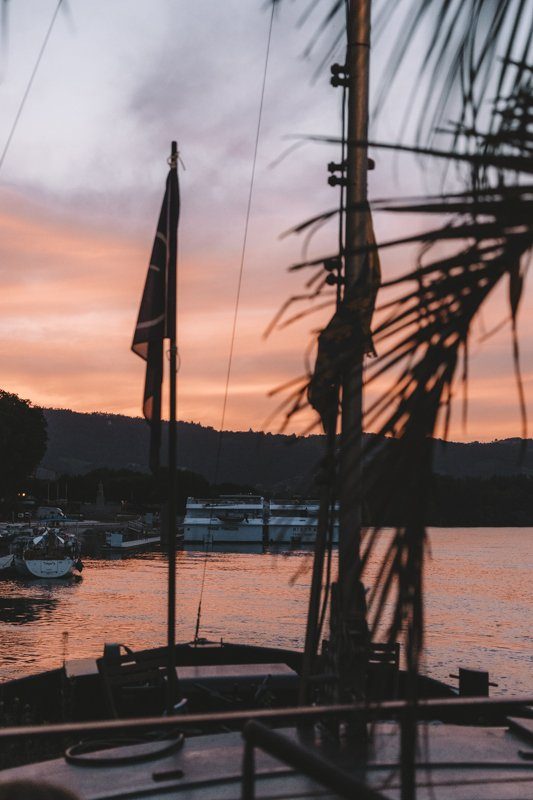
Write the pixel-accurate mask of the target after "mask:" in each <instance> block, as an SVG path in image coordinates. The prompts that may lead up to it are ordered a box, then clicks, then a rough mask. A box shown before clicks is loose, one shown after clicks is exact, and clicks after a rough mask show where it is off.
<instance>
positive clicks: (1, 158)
mask: <svg viewBox="0 0 533 800" xmlns="http://www.w3.org/2000/svg"><path fill="white" fill-rule="evenodd" d="M62 3H63V0H58V2H57V6H56V8H55V11H54V13H53V14H52V19H51V21H50V25H49V26H48V30H47V31H46V35H45V37H44V39H43V43H42V45H41V49H40V50H39V55H38V56H37V60H36V62H35V65H34V67H33V70H32V73H31V75H30V79H29V81H28V85H27V86H26V90H25V92H24V94H23V95H22V100H21V101H20V105H19V107H18V111H17V113H16V114H15V119H14V120H13V124H12V126H11V130H10V131H9V135H8V137H7V140H6V143H5V145H4V149H3V151H2V155H1V156H0V169H2V167H3V165H4V160H5V157H6V155H7V151H8V150H9V145H10V144H11V140H12V138H13V135H14V133H15V130H16V128H17V125H18V122H19V119H20V116H21V114H22V111H23V109H24V106H25V105H26V100H27V99H28V95H29V93H30V89H31V87H32V84H33V81H34V78H35V76H36V74H37V70H38V69H39V64H40V63H41V59H42V57H43V55H44V51H45V50H46V45H47V44H48V40H49V38H50V34H51V33H52V29H53V27H54V23H55V21H56V19H57V15H58V14H59V9H60V8H61V5H62Z"/></svg>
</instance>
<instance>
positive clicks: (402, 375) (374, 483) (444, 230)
mask: <svg viewBox="0 0 533 800" xmlns="http://www.w3.org/2000/svg"><path fill="white" fill-rule="evenodd" d="M520 74H521V79H520V80H519V82H518V84H513V86H512V90H511V91H510V93H509V94H508V95H507V97H506V98H504V99H500V100H498V103H497V109H496V111H495V119H497V120H498V126H497V127H496V128H493V129H487V132H486V134H485V135H482V134H481V133H479V132H476V137H477V142H478V146H479V148H480V151H479V154H476V155H475V157H469V159H470V160H469V164H470V168H471V170H470V172H471V185H470V186H469V187H468V188H467V189H466V190H465V191H463V192H456V193H455V194H453V195H450V196H446V195H443V194H440V195H435V196H433V197H432V196H426V197H421V198H416V199H414V200H409V199H404V201H398V200H395V201H390V200H386V199H385V200H381V201H378V202H377V203H374V208H377V209H378V210H381V211H383V212H387V213H400V214H404V213H417V214H421V215H428V217H429V218H432V219H433V218H435V216H436V215H440V216H445V220H444V222H443V223H441V224H440V225H438V226H437V225H433V226H432V227H431V228H430V229H429V230H426V231H424V232H422V233H420V234H417V235H416V236H409V237H403V238H401V239H397V240H394V241H389V242H384V243H381V244H380V249H382V248H383V247H388V246H392V245H396V246H401V245H405V244H412V243H413V242H417V243H418V244H419V245H420V247H421V253H420V256H419V259H418V263H417V264H416V265H415V267H414V268H412V269H410V270H408V271H407V272H405V273H404V274H401V275H400V276H399V277H396V278H394V279H390V280H388V281H385V282H384V283H383V285H382V289H383V290H384V291H385V292H386V294H387V295H388V296H387V297H386V299H385V300H384V301H383V302H382V303H380V304H379V305H378V309H377V313H376V319H377V322H376V324H375V326H374V330H373V339H374V343H375V344H376V347H377V349H378V353H379V354H378V357H377V358H376V359H375V360H373V361H372V362H370V363H369V365H368V366H367V369H366V378H365V386H366V387H372V388H374V390H375V399H373V401H372V402H370V403H369V404H368V406H367V408H366V411H365V419H364V422H365V428H366V429H367V430H368V429H369V428H372V429H374V430H377V434H378V435H377V436H372V437H368V438H367V439H366V440H365V445H364V451H363V461H364V463H365V465H366V467H365V475H364V481H365V493H369V494H372V493H379V496H380V497H381V498H383V502H382V516H383V519H380V520H376V521H375V522H376V523H377V527H376V528H375V529H374V532H373V533H371V534H370V535H369V536H368V537H367V538H366V543H365V550H364V553H363V556H362V577H364V576H365V575H366V572H367V570H368V566H369V563H370V560H371V559H374V558H377V557H378V548H377V542H378V536H377V532H378V531H379V526H380V525H381V524H385V522H386V520H387V519H388V518H389V512H390V509H392V508H393V509H395V510H396V513H397V514H399V515H400V518H399V519H398V528H397V530H396V533H395V535H394V537H393V538H392V540H391V542H390V544H389V545H388V547H387V548H386V551H385V554H384V555H382V556H380V558H381V561H380V562H379V565H378V576H377V580H376V581H375V582H374V585H373V588H372V591H371V593H370V596H369V600H370V602H369V616H370V623H371V629H372V630H373V631H374V632H375V631H376V630H377V629H378V628H379V627H380V626H382V625H383V623H384V618H385V616H387V624H388V636H389V639H390V641H396V640H397V638H398V637H399V636H400V635H401V634H402V633H405V637H406V653H407V666H408V669H409V671H410V673H411V674H412V675H414V674H415V673H416V672H417V671H418V668H419V659H420V653H421V648H422V644H423V618H424V611H423V592H422V589H423V586H422V582H423V567H424V558H425V550H426V531H425V524H426V516H427V503H428V497H429V493H430V492H429V489H430V481H431V474H432V463H433V441H434V437H435V435H436V434H437V433H438V432H439V431H442V432H443V434H444V437H445V436H446V434H447V430H448V427H449V423H450V413H451V405H452V401H453V398H454V397H455V395H456V394H457V393H458V390H462V393H463V396H466V390H467V382H468V361H469V342H470V339H471V336H472V331H473V329H474V324H475V321H476V320H477V319H478V318H479V315H480V313H481V311H482V309H483V307H484V305H485V303H486V301H487V299H488V298H489V297H490V296H491V295H493V294H494V292H495V291H496V290H497V289H498V287H500V286H502V285H504V284H505V283H507V292H508V303H509V319H510V321H511V336H512V349H513V358H514V363H515V370H516V377H517V385H518V398H519V400H518V402H519V405H520V408H521V414H522V435H523V436H524V438H525V436H526V435H527V430H526V414H525V401H524V392H523V387H522V383H521V379H520V368H519V348H518V338H517V334H516V318H517V313H518V309H519V305H520V300H521V297H522V293H523V286H524V275H525V270H526V265H527V261H528V258H529V257H530V255H531V252H532V250H533V214H532V211H533V196H532V186H531V184H530V183H528V177H529V175H530V173H531V154H530V151H531V148H532V147H533V132H532V116H533V114H532V111H533V85H532V79H531V72H530V71H529V70H528V69H526V68H525V67H522V68H521V70H520ZM460 124H462V122H461V123H460ZM452 133H453V135H455V133H454V132H453V131H452ZM454 154H455V155H456V157H457V159H458V160H463V159H464V158H465V154H464V153H463V152H459V153H456V152H455V149H453V148H452V151H451V155H452V157H453V155H454ZM467 155H468V154H467ZM510 159H511V160H510ZM467 160H468V159H467ZM511 164H512V170H511V167H510V165H511ZM326 213H327V215H328V216H329V218H331V217H332V216H333V212H326ZM316 219H317V217H315V218H314V220H315V221H316ZM304 229H305V224H304V225H302V226H298V227H297V228H295V229H294V232H300V231H301V230H304ZM442 245H445V246H446V251H447V254H446V255H445V256H443V255H442V254H441V251H440V250H441V246H442ZM450 249H451V253H449V252H448V251H450ZM344 255H345V253H340V254H336V257H337V258H342V257H344ZM324 260H325V259H324V258H323V257H322V258H318V259H314V260H308V261H307V262H303V263H301V264H298V265H295V267H293V268H302V267H304V266H310V267H314V268H315V269H317V270H318V273H317V275H320V274H322V270H321V264H322V262H323V261H324ZM315 280H317V281H319V278H318V277H317V276H315ZM318 285H319V286H320V283H318ZM314 299H315V296H314ZM341 308H342V307H341ZM352 312H353V309H352ZM338 313H339V312H338V311H337V312H335V314H334V316H333V318H332V322H333V321H334V320H335V318H336V317H338ZM353 313H355V312H353ZM344 314H345V316H346V315H347V316H346V320H347V321H346V320H345V322H346V324H345V328H344V330H345V332H346V331H348V332H350V331H352V332H353V331H354V330H356V322H354V321H353V320H352V321H351V322H350V320H349V319H348V318H349V315H350V308H349V307H347V306H345V307H344ZM279 322H280V320H278V323H279ZM334 328H335V326H333V325H332V323H330V325H329V326H327V327H326V328H325V329H324V331H323V332H322V334H321V337H322V356H321V354H320V352H319V356H318V360H317V366H316V367H315V377H316V374H317V370H319V371H320V370H322V371H324V369H326V370H327V380H326V381H324V386H325V393H324V396H323V397H322V398H321V399H320V402H318V403H317V402H316V399H315V398H314V397H313V391H311V395H310V399H311V400H312V401H313V403H314V406H315V408H317V410H319V412H320V415H321V417H322V419H323V420H324V419H325V418H328V419H330V418H331V415H332V414H333V415H334V414H336V413H337V410H338V407H339V386H340V385H341V383H342V380H341V378H342V375H343V373H344V372H345V371H346V370H347V369H349V367H350V365H351V364H352V363H353V362H354V358H356V352H357V351H358V350H359V351H360V346H361V343H360V340H358V339H357V336H355V337H354V336H353V335H351V334H350V335H344V336H341V337H339V336H337V335H335V330H334ZM328 329H331V331H332V338H331V341H330V342H329V343H328V341H327V337H328ZM324 341H325V346H324ZM328 344H329V347H328ZM324 354H326V355H325V356H324ZM324 357H325V358H326V359H327V363H326V364H325V365H324V363H322V364H320V358H322V361H324ZM383 387H385V388H383ZM315 388H316V386H315ZM310 389H313V379H312V378H311V377H309V378H308V380H307V382H306V381H305V380H300V381H299V382H298V383H297V384H295V385H293V386H292V394H291V395H290V397H289V398H287V405H286V407H285V410H286V419H287V420H288V419H289V418H290V417H291V416H292V415H294V414H295V413H298V411H299V410H300V409H302V408H303V407H304V406H305V403H306V392H309V391H310ZM324 404H325V405H324ZM465 413H466V402H465V401H464V403H463V416H464V414H465Z"/></svg>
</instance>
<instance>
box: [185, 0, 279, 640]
mask: <svg viewBox="0 0 533 800" xmlns="http://www.w3.org/2000/svg"><path fill="white" fill-rule="evenodd" d="M275 9H276V4H275V3H272V11H271V14H270V24H269V28H268V39H267V46H266V53H265V66H264V69H263V82H262V86H261V99H260V101H259V112H258V115H257V129H256V134H255V145H254V154H253V159H252V172H251V175H250V189H249V192H248V202H247V206H246V217H245V223H244V235H243V241H242V249H241V259H240V265H239V277H238V281H237V293H236V296H235V308H234V312H233V325H232V330H231V340H230V348H229V356H228V368H227V372H226V384H225V387H224V401H223V403H222V416H221V420H220V429H219V432H218V442H217V452H216V457H215V474H214V478H215V479H214V484H215V485H216V483H217V481H218V474H219V469H220V456H221V453H222V436H223V432H224V424H225V421H226V407H227V403H228V393H229V384H230V378H231V367H232V363H233V350H234V347H235V334H236V331H237V317H238V314H239V303H240V298H241V287H242V278H243V274H244V263H245V257H246V245H247V242H248V228H249V224H250V213H251V209H252V196H253V190H254V181H255V170H256V165H257V151H258V148H259V136H260V133H261V121H262V117H263V105H264V100H265V86H266V77H267V71H268V59H269V55H270V42H271V40H272V28H273V24H274V12H275ZM212 517H213V512H212V511H211V515H210V519H209V526H208V531H209V532H210V531H211V522H212ZM208 552H209V551H208V546H207V545H206V549H205V558H204V568H203V574H202V583H201V588H200V600H199V602H198V613H197V616H196V630H195V634H194V641H197V639H198V632H199V630H200V615H201V609H202V597H203V593H204V586H205V576H206V571H207V556H208Z"/></svg>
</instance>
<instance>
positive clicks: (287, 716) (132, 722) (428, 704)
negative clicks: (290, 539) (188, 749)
mask: <svg viewBox="0 0 533 800" xmlns="http://www.w3.org/2000/svg"><path fill="white" fill-rule="evenodd" d="M528 706H532V707H533V697H529V696H525V697H512V698H509V697H491V698H487V697H457V698H449V699H444V700H442V699H440V700H421V701H420V702H418V703H417V704H416V705H410V704H409V703H405V702H404V701H401V700H394V701H390V702H387V703H367V704H365V703H344V704H337V705H329V706H303V707H302V706H299V707H293V708H281V709H262V710H257V709H248V710H243V711H224V712H216V713H211V714H183V715H179V716H171V717H141V718H137V719H123V720H100V721H95V722H64V723H58V724H57V723H56V724H53V725H48V724H45V725H23V726H17V727H6V728H0V744H1V743H2V742H3V741H5V740H7V739H16V738H19V737H48V736H67V735H70V734H81V735H84V734H89V733H90V734H92V733H114V732H117V731H139V730H154V729H160V730H164V729H165V728H172V729H175V727H176V723H177V722H178V723H179V727H180V729H182V730H186V729H187V728H198V726H200V727H201V726H202V725H203V724H209V725H235V726H236V727H240V726H244V724H245V723H247V722H248V721H250V720H252V719H253V720H259V721H262V722H272V723H278V724H279V723H285V722H286V723H288V724H305V723H306V722H307V723H312V722H315V721H317V720H326V719H334V718H336V717H337V718H341V719H342V718H343V717H344V718H346V717H350V716H351V715H353V714H358V715H362V716H363V717H364V719H366V720H368V721H377V720H380V719H381V720H383V719H387V720H389V719H401V718H402V716H404V715H406V714H408V715H413V716H414V717H415V718H416V719H418V720H428V719H446V717H448V718H449V717H453V716H454V715H457V713H458V712H461V713H468V714H471V713H479V714H482V713H483V712H487V711H491V712H494V713H496V712H497V713H498V714H500V715H502V716H505V715H507V714H510V713H512V712H516V711H517V710H522V711H523V709H524V708H526V707H528ZM527 715H528V716H533V713H532V712H528V714H527Z"/></svg>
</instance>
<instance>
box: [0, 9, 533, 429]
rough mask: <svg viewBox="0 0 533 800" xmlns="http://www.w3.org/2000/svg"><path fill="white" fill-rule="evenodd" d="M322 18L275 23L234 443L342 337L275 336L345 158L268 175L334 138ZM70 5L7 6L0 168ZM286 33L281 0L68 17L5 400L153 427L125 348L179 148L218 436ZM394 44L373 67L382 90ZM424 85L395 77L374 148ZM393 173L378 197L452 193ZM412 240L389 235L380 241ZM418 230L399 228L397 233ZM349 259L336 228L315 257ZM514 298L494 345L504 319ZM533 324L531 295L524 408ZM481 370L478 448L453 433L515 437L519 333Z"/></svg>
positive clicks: (192, 370) (189, 262)
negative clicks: (273, 6) (313, 341)
mask: <svg viewBox="0 0 533 800" xmlns="http://www.w3.org/2000/svg"><path fill="white" fill-rule="evenodd" d="M307 6H308V0H293V1H292V2H288V1H287V2H285V3H284V4H282V7H281V9H280V10H279V12H278V13H277V15H276V17H275V20H274V24H273V32H272V44H271V53H270V60H269V66H268V72H267V82H266V92H265V101H264V112H263V121H262V127H261V135H260V141H259V151H258V160H257V171H256V180H255V189H254V194H253V200H252V211H251V218H250V227H249V233H248V245H247V249H246V257H245V266H244V277H243V285H242V292H241V302H240V305H239V312H238V320H237V333H236V342H235V352H234V360H233V368H232V373H231V381H230V393H229V399H228V405H227V414H226V423H225V424H226V427H227V428H232V429H248V428H255V429H260V428H262V427H263V425H264V422H265V420H266V419H267V418H268V417H269V415H270V413H271V412H272V410H273V408H274V406H275V401H274V400H272V399H271V398H269V397H268V392H269V390H270V389H272V388H273V387H275V386H277V385H278V384H280V383H283V382H285V381H287V380H289V379H291V378H293V377H295V376H297V375H299V374H301V373H302V371H303V369H304V351H305V349H306V347H307V344H308V342H309V337H310V330H311V328H312V327H313V326H317V325H319V324H321V323H323V322H324V320H325V317H320V316H319V315H317V316H316V317H314V318H313V319H312V320H307V321H305V322H302V323H300V324H298V325H296V326H294V327H292V328H290V329H285V330H283V331H280V332H275V333H274V334H272V335H271V337H270V338H268V339H267V340H266V341H265V340H264V338H263V336H262V334H263V331H264V330H265V328H266V326H267V325H268V323H269V321H270V320H271V318H272V316H273V315H274V313H275V312H276V311H277V309H278V308H279V307H280V306H281V304H282V303H283V302H284V301H285V300H286V298H287V297H289V296H291V295H293V294H297V293H299V292H301V291H302V288H303V282H304V279H303V278H302V276H301V275H298V274H294V273H292V274H289V273H288V272H287V267H288V266H289V265H290V264H291V263H294V261H297V260H299V258H300V256H301V247H302V242H301V241H300V240H299V239H297V238H295V237H288V238H284V239H280V234H281V233H283V231H285V230H286V229H287V228H289V227H290V226H292V225H293V224H296V223H297V222H299V221H302V220H303V219H305V218H307V217H309V216H312V215H313V214H315V213H317V212H319V211H321V210H323V209H326V208H330V207H332V206H334V205H335V202H336V195H335V192H334V190H332V189H331V188H329V187H328V186H327V172H326V164H327V162H328V161H329V160H331V159H332V158H334V157H335V156H336V155H337V154H336V152H335V150H334V149H332V148H328V147H326V146H324V145H306V146H304V147H301V148H299V149H297V150H296V151H294V152H293V153H292V154H291V156H290V158H286V159H285V160H283V161H281V163H280V164H279V165H278V166H274V167H273V166H272V162H274V161H275V160H276V159H278V157H279V156H280V155H281V154H282V153H283V152H284V151H285V149H286V148H287V146H288V145H289V144H290V143H291V140H290V139H289V138H287V137H290V136H291V135H294V134H302V133H303V134H312V133H320V134H336V133H337V132H338V129H339V121H338V117H339V113H338V112H339V100H340V97H339V91H338V90H335V89H332V88H331V87H330V86H329V83H328V74H327V70H323V71H322V73H320V74H319V76H318V78H316V79H315V80H313V74H314V73H315V71H316V68H317V65H318V63H319V62H320V55H321V46H322V45H321V43H320V42H319V43H318V45H317V51H316V54H312V55H311V56H310V57H309V58H305V57H304V56H303V54H304V51H305V48H306V46H307V45H308V44H309V42H310V40H311V39H312V38H313V32H314V31H316V29H317V25H318V23H319V22H320V15H318V14H315V15H311V17H310V18H309V19H308V20H307V21H306V22H305V23H304V24H303V25H298V20H299V18H300V16H301V14H302V11H303V10H304V9H305V8H306V7H307ZM55 7H56V0H17V2H16V3H13V2H11V3H9V6H8V8H9V17H8V23H9V27H8V35H7V37H5V44H4V47H3V51H2V61H1V77H2V82H1V83H0V104H1V109H2V113H1V114H0V152H1V149H3V146H4V142H5V141H6V139H7V137H8V134H9V131H10V128H11V125H12V123H13V119H14V117H15V114H16V112H17V108H18V106H19V103H20V100H21V97H22V95H23V93H24V90H25V88H26V85H27V83H28V80H29V77H30V74H31V72H32V69H33V67H34V64H35V60H36V58H37V54H38V52H39V49H40V47H41V45H42V42H43V38H44V36H45V34H46V31H47V29H48V26H49V24H50V20H51V19H52V15H53V13H54V9H55ZM269 22H270V12H269V10H268V9H267V8H266V4H265V2H264V0H225V1H224V2H223V3H221V2H217V0H194V1H193V0H150V2H148V1H147V0H91V2H87V0H69V2H68V6H67V7H66V8H64V9H62V10H61V11H60V13H59V15H58V16H57V19H56V22H55V25H54V27H53V30H52V33H51V36H50V39H49V42H48V46H47V49H46V51H45V53H44V56H43V59H42V62H41V64H40V67H39V70H38V72H37V75H36V78H35V81H34V84H33V86H32V89H31V92H30V95H29V97H28V100H27V103H26V106H25V108H24V110H23V112H22V115H21V117H20V121H19V124H18V127H17V129H16V132H15V135H14V137H13V140H12V142H11V145H10V147H9V150H8V151H7V154H6V157H5V161H4V163H3V165H2V168H1V169H0V226H1V230H0V281H1V294H0V374H1V376H2V378H1V383H0V386H1V388H3V389H5V390H8V391H12V392H16V393H17V394H19V395H21V396H23V397H25V398H29V399H31V400H32V401H33V402H34V403H36V404H40V405H44V406H52V407H66V408H72V409H75V410H78V411H108V412H112V413H123V414H131V415H136V416H137V415H139V414H140V406H141V397H142V387H143V380H144V375H143V372H144V367H143V363H142V362H141V361H140V359H138V358H137V357H136V356H134V355H133V354H132V353H131V351H130V344H131V337H132V333H133V327H134V324H135V319H136V315H137V310H138V304H139V300H140V295H141V292H142V287H143V283H144V278H145V273H146V267H147V259H148V257H149V254H150V250H151V245H152V240H153V236H154V231H155V224H156V221H157V215H158V211H159V205H160V203H161V198H162V193H163V187H164V181H165V176H166V170H167V166H166V157H167V154H168V150H169V144H170V140H171V139H173V138H176V139H178V141H179V147H180V151H181V156H182V159H183V162H184V165H185V170H181V173H180V181H181V191H182V215H181V221H180V233H179V237H180V255H179V347H180V355H181V370H180V378H179V416H180V418H182V419H186V420H193V421H197V422H201V423H203V424H209V425H213V426H215V427H219V425H220V420H221V412H222V398H223V391H224V384H225V376H226V370H227V359H228V350H229V343H230V337H231V326H232V318H233V308H234V302H235V294H236V290H237V280H238V272H239V265H240V257H241V249H242V244H243V234H244V224H245V211H246V204H247V199H248V192H249V188H250V174H251V168H252V156H253V149H254V141H255V135H256V126H257V115H258V107H259V100H260V90H261V82H262V76H263V68H264V59H265V48H266V42H267V36H268V29H269ZM324 44H326V42H324ZM386 44H387V43H386V42H382V43H381V46H380V47H377V48H376V50H375V52H374V55H373V59H374V64H373V67H374V73H373V74H374V76H379V72H380V69H381V67H382V61H383V54H384V52H385V50H386ZM414 69H415V66H414V64H412V65H410V64H409V62H408V63H407V66H406V69H405V74H404V75H400V76H399V80H398V83H397V84H396V87H395V90H394V92H393V94H392V96H391V99H390V102H389V105H388V106H387V109H386V111H385V112H384V113H383V114H382V116H381V117H380V120H379V126H378V128H377V129H376V130H375V133H376V135H377V134H379V135H380V136H381V137H382V138H385V137H391V136H394V135H395V134H396V132H397V129H398V120H399V119H400V118H401V115H402V113H403V106H402V103H403V102H404V98H406V96H407V87H408V85H409V80H410V79H412V75H413V74H414ZM410 70H411V72H410ZM378 79H379V78H378V77H374V80H373V85H374V87H375V86H376V85H377V82H378ZM377 160H378V169H377V170H376V171H375V172H374V173H372V174H371V186H370V189H371V193H372V195H373V196H390V194H391V193H400V194H401V193H406V192H413V193H414V192H416V191H418V190H420V189H421V188H422V187H426V188H428V187H431V185H432V182H433V184H434V181H438V180H440V178H439V177H438V176H434V175H432V174H427V173H425V174H424V173H422V172H421V167H420V165H418V164H416V163H415V162H413V161H412V160H410V159H409V157H407V158H405V159H401V160H399V161H398V162H395V163H393V162H392V161H391V159H388V158H384V157H381V156H379V157H378V159H377ZM433 188H436V185H435V184H434V185H433ZM399 225H400V223H398V222H395V221H394V220H391V219H390V218H385V217H381V218H378V219H376V230H377V235H378V238H380V237H381V238H384V237H387V238H389V237H390V236H391V234H394V232H395V229H396V232H397V228H398V226H399ZM420 225H421V221H420V220H416V219H411V220H408V221H407V222H406V221H405V220H402V221H401V230H405V228H406V226H407V227H408V228H410V229H412V230H413V231H416V230H419V229H420ZM334 241H335V230H334V228H332V229H330V230H326V231H324V232H322V233H321V234H320V235H319V236H318V237H317V238H316V240H315V241H314V242H313V243H312V244H311V253H314V254H316V255H320V254H324V253H327V252H329V251H330V250H331V249H332V247H333V243H334ZM407 258H408V256H407V255H405V254H404V255H402V256H401V258H400V261H399V260H398V259H399V257H398V256H397V255H396V256H393V255H391V256H388V257H387V260H386V261H385V264H384V267H385V270H393V269H397V268H398V267H402V266H409V264H408V263H406V259H407ZM503 299H504V298H499V299H497V300H496V301H495V302H494V303H493V306H492V308H491V309H490V315H491V317H492V316H493V318H494V319H492V318H491V319H489V320H485V323H486V327H487V328H490V327H491V325H492V323H493V322H499V321H500V319H501V318H502V316H503V314H504V306H503ZM531 311H532V300H531V297H530V296H528V297H526V300H525V302H524V306H523V309H522V320H521V329H520V330H521V333H522V337H523V364H524V374H525V383H526V390H527V389H528V387H529V388H530V389H531V388H533V386H532V383H533V380H532V378H533V374H532V372H531V368H530V365H531V356H532V355H533V326H532V324H531V323H529V322H528V320H529V319H531V318H532V314H531ZM473 359H474V360H473V362H472V384H471V406H470V421H469V425H468V428H467V429H466V430H464V429H463V428H462V426H461V425H460V424H457V425H456V427H455V428H454V429H453V435H454V438H456V439H466V440H469V439H480V440H481V439H489V440H490V439H493V438H501V437H504V436H513V435H517V434H519V432H520V429H519V418H518V408H517V402H516V392H515V389H514V385H513V379H512V362H511V357H510V344H509V336H508V331H502V332H501V333H500V334H498V335H497V336H495V337H493V338H492V339H491V340H490V341H489V342H488V343H486V344H484V345H483V347H481V345H479V346H478V345H477V344H474V347H473ZM529 394H530V395H531V394H532V392H531V391H530V392H529ZM458 416H460V415H458ZM279 424H280V419H279V418H278V419H274V420H273V421H272V422H271V423H270V425H269V427H270V429H271V430H275V429H276V428H277V427H279ZM300 424H304V423H303V421H302V423H300ZM294 429H295V430H298V425H296V426H295V428H294Z"/></svg>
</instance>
